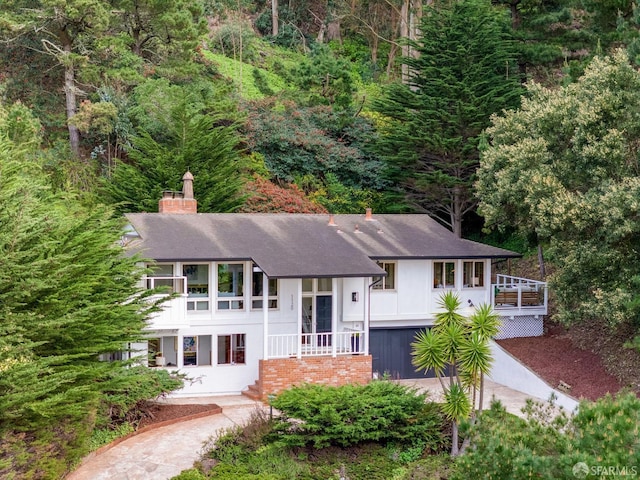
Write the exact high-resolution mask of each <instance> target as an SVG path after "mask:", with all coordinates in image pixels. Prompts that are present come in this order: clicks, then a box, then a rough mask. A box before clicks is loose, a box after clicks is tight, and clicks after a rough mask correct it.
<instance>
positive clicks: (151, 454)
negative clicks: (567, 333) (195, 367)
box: [67, 378, 528, 480]
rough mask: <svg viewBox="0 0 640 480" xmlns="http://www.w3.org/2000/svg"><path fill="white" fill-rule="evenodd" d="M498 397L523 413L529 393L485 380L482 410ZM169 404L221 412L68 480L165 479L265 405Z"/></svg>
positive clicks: (94, 459)
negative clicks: (208, 407) (217, 436)
mask: <svg viewBox="0 0 640 480" xmlns="http://www.w3.org/2000/svg"><path fill="white" fill-rule="evenodd" d="M399 383H401V384H403V385H409V386H412V387H415V388H417V389H419V390H429V391H431V392H432V394H431V397H430V398H432V399H433V400H436V401H437V400H439V399H440V397H441V388H440V383H439V382H438V381H437V380H436V379H435V378H429V379H419V380H400V381H399ZM494 396H495V397H496V398H498V399H499V400H501V401H502V403H503V405H504V406H505V407H506V408H507V410H508V411H509V412H511V413H514V414H516V415H518V414H519V415H521V414H522V413H521V411H520V409H521V408H522V407H523V406H524V405H525V403H526V399H527V398H528V396H527V395H526V394H524V393H521V392H517V391H515V390H511V389H509V388H507V387H505V386H503V385H500V384H497V383H494V382H491V381H489V380H487V381H486V385H485V396H484V398H485V408H487V407H488V406H489V403H490V402H491V399H492V397H494ZM165 401H167V402H169V403H174V404H180V403H183V404H185V403H216V404H218V405H220V406H221V407H222V413H221V414H218V415H212V416H209V417H204V418H199V419H196V420H189V421H186V422H179V423H176V424H173V425H169V426H167V427H161V428H157V429H154V430H150V431H148V432H145V433H142V434H140V435H136V436H134V437H131V438H129V439H127V440H125V441H124V442H122V443H120V444H118V445H116V446H114V447H113V448H111V449H110V450H107V451H106V452H103V453H101V454H98V455H94V456H89V457H88V458H87V459H86V460H85V462H84V463H83V464H82V465H81V466H80V467H79V468H78V469H77V470H76V471H75V472H73V473H71V474H70V475H69V476H68V477H67V480H148V479H150V478H153V479H154V480H166V479H169V478H171V477H174V476H176V475H178V474H179V473H180V472H181V471H182V470H186V469H188V468H191V467H192V466H193V463H194V462H195V461H196V460H198V459H199V458H200V454H201V453H202V445H203V442H205V441H206V440H208V439H209V437H210V436H212V435H215V434H217V433H218V432H219V431H220V430H221V429H224V428H227V427H230V426H232V425H239V424H244V423H245V422H246V420H247V419H248V418H249V417H250V416H251V413H252V412H253V411H255V409H256V408H267V407H265V406H264V405H263V404H261V403H258V402H254V401H252V400H250V399H248V398H247V397H243V396H231V397H198V398H176V399H167V400H165Z"/></svg>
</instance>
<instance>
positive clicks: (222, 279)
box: [218, 263, 244, 310]
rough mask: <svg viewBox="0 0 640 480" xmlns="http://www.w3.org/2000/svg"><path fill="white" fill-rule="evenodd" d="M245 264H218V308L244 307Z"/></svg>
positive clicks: (241, 308) (239, 308) (238, 308)
mask: <svg viewBox="0 0 640 480" xmlns="http://www.w3.org/2000/svg"><path fill="white" fill-rule="evenodd" d="M243 284H244V264H242V263H219V264H218V310H243V309H244V285H243Z"/></svg>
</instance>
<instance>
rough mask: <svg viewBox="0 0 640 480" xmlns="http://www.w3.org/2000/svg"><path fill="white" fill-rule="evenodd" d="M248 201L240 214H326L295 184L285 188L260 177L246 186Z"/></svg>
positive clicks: (321, 207) (256, 177)
mask: <svg viewBox="0 0 640 480" xmlns="http://www.w3.org/2000/svg"><path fill="white" fill-rule="evenodd" d="M245 193H246V195H247V199H246V200H245V203H244V205H243V206H242V207H241V208H240V210H239V211H240V212H248V213H254V212H255V213H258V212H259V213H326V211H327V210H326V209H325V208H324V207H323V206H322V205H318V204H317V203H314V202H312V201H311V200H309V199H308V198H307V197H306V196H305V194H304V192H303V191H302V190H301V189H300V188H299V187H298V186H297V185H295V184H287V185H286V186H284V187H281V186H279V185H276V184H275V183H273V182H271V181H269V180H267V179H265V178H262V177H259V176H257V175H256V176H254V179H253V180H252V181H250V182H247V183H246V184H245Z"/></svg>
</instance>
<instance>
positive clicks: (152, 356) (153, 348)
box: [147, 336, 178, 367]
mask: <svg viewBox="0 0 640 480" xmlns="http://www.w3.org/2000/svg"><path fill="white" fill-rule="evenodd" d="M147 351H148V354H149V366H154V365H166V366H168V367H175V366H177V365H178V337H176V336H170V337H157V338H150V339H149V340H148V343H147ZM157 357H163V360H162V361H161V362H157V361H156V359H157Z"/></svg>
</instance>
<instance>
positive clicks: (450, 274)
mask: <svg viewBox="0 0 640 480" xmlns="http://www.w3.org/2000/svg"><path fill="white" fill-rule="evenodd" d="M455 287H456V263H455V262H433V288H455Z"/></svg>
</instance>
